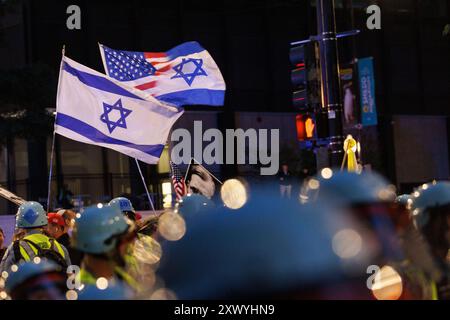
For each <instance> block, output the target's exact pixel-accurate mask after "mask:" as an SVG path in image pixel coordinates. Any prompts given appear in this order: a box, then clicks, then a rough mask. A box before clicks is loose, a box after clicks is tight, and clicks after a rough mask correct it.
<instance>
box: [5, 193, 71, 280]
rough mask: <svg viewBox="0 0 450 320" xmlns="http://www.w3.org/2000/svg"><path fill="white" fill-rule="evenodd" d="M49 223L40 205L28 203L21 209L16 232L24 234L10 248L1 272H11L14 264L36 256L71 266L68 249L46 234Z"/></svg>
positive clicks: (17, 218)
mask: <svg viewBox="0 0 450 320" xmlns="http://www.w3.org/2000/svg"><path fill="white" fill-rule="evenodd" d="M47 223H48V221H47V215H46V213H45V210H44V208H43V207H42V205H41V204H40V203H38V202H34V201H28V202H25V203H23V204H22V205H21V206H20V207H19V209H18V211H17V214H16V231H17V232H19V233H23V236H22V238H21V239H18V240H16V241H14V242H13V243H11V245H10V246H9V247H8V249H7V251H6V253H5V256H4V257H3V260H2V262H1V263H0V271H7V272H9V271H10V267H11V266H12V265H13V264H17V263H19V262H20V261H21V260H24V261H31V260H33V258H34V257H36V256H45V257H47V258H49V259H52V260H55V261H56V262H57V263H58V264H60V265H61V266H62V267H67V266H69V265H70V264H71V261H70V257H69V254H68V252H67V249H66V248H65V247H64V246H63V245H61V244H60V243H59V242H58V241H56V240H55V239H53V238H51V237H48V236H47V235H45V234H44V227H45V226H46V225H47Z"/></svg>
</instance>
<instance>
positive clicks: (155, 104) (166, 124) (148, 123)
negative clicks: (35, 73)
mask: <svg viewBox="0 0 450 320" xmlns="http://www.w3.org/2000/svg"><path fill="white" fill-rule="evenodd" d="M56 111H57V115H56V123H55V131H56V133H58V134H60V135H62V136H65V137H67V138H69V139H73V140H76V141H80V142H84V143H89V144H93V145H98V146H102V147H106V148H110V149H113V150H116V151H118V152H121V153H124V154H126V155H128V156H130V157H133V158H137V159H139V160H141V161H143V162H146V163H150V164H155V163H157V162H158V160H159V157H160V156H161V153H162V150H163V148H164V145H165V143H166V141H167V137H168V135H169V132H170V129H171V127H172V125H173V124H174V123H175V121H176V120H177V119H178V118H179V117H180V116H181V115H182V113H183V111H182V110H180V109H179V108H176V107H174V106H173V105H170V104H167V103H164V102H161V101H159V100H156V99H155V98H153V97H152V96H150V95H149V94H147V93H145V92H143V91H140V90H137V89H134V88H131V87H127V86H125V85H123V84H121V83H120V82H118V81H116V80H114V79H111V78H109V77H107V76H105V75H103V74H101V73H99V72H97V71H95V70H92V69H90V68H88V67H86V66H83V65H81V64H79V63H77V62H75V61H73V60H71V59H69V58H67V57H63V59H62V62H61V70H60V74H59V84H58V95H57V106H56Z"/></svg>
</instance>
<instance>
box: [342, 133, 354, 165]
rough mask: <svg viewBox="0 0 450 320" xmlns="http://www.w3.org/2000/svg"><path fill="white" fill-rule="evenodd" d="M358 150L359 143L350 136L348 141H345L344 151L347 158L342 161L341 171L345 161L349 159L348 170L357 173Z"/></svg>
mask: <svg viewBox="0 0 450 320" xmlns="http://www.w3.org/2000/svg"><path fill="white" fill-rule="evenodd" d="M356 149H357V142H356V140H355V139H354V138H353V137H352V135H350V134H349V135H348V136H347V139H345V141H344V151H345V156H344V159H343V161H342V166H341V170H342V169H343V167H344V163H345V159H347V170H348V171H349V172H350V171H351V172H355V171H356V169H357V164H358V162H357V161H356Z"/></svg>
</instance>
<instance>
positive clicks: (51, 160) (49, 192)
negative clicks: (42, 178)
mask: <svg viewBox="0 0 450 320" xmlns="http://www.w3.org/2000/svg"><path fill="white" fill-rule="evenodd" d="M65 51H66V45H63V47H62V58H64V54H65ZM61 67H62V60H61ZM61 67H60V69H59V70H60V71H61ZM60 81H61V72H60V75H59V78H58V92H57V93H56V104H58V93H59V85H60ZM55 125H56V115H55V123H54V125H53V138H52V153H51V154H50V169H49V172H48V189H47V212H48V211H50V196H51V189H52V173H53V155H54V153H55V139H56V131H55Z"/></svg>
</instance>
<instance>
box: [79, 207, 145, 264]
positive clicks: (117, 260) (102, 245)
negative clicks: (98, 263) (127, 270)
mask: <svg viewBox="0 0 450 320" xmlns="http://www.w3.org/2000/svg"><path fill="white" fill-rule="evenodd" d="M135 231H136V229H135V226H134V224H133V223H132V222H131V221H130V220H129V219H128V218H127V217H125V216H124V215H123V214H122V212H121V211H120V210H119V209H118V208H117V207H115V206H110V205H97V206H92V207H88V208H86V209H85V210H84V211H83V212H81V213H80V214H79V215H78V216H77V218H76V221H75V226H74V229H73V232H72V239H71V240H72V246H73V247H74V248H76V249H78V250H80V251H81V252H84V253H85V256H84V257H85V259H86V258H87V259H89V257H93V258H96V259H101V260H107V261H110V262H111V263H112V264H117V265H120V266H123V265H124V264H125V261H124V256H125V254H126V252H127V249H128V245H129V244H130V243H132V242H133V241H134V239H135V236H136V232H135Z"/></svg>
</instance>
